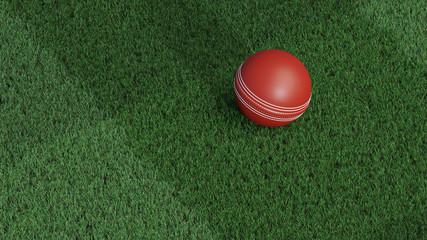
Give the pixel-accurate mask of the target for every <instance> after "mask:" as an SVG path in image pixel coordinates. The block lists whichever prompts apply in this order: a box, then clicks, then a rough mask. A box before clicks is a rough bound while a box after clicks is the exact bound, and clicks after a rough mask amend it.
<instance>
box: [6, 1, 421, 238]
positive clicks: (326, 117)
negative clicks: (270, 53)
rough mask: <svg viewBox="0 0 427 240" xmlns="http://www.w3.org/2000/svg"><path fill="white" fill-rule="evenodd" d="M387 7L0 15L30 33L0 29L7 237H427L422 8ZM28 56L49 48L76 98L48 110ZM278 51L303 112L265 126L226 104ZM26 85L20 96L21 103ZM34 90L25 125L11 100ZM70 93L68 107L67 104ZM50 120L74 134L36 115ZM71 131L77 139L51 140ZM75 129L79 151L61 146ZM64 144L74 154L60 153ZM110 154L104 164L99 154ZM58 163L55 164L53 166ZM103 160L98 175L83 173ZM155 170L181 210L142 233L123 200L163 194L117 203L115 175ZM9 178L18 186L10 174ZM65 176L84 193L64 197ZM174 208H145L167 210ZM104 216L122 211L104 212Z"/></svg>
mask: <svg viewBox="0 0 427 240" xmlns="http://www.w3.org/2000/svg"><path fill="white" fill-rule="evenodd" d="M393 2H394V4H391V5H390V4H387V2H386V1H380V2H378V1H372V2H370V3H365V4H361V3H359V2H358V1H356V2H355V3H338V2H334V1H292V2H285V3H284V2H274V1H263V2H262V3H252V2H241V3H236V2H232V1H216V2H215V3H213V4H212V3H208V2H205V1H202V2H200V3H197V4H196V3H189V2H176V1H173V2H172V1H171V2H169V1H160V2H155V3H144V2H142V1H122V2H121V3H120V4H113V3H110V2H100V1H91V2H89V3H84V4H83V3H79V2H77V1H69V2H67V3H57V2H53V1H52V2H49V1H40V2H38V1H37V2H36V1H21V2H9V3H6V4H4V5H3V6H4V9H3V11H2V21H6V20H3V19H9V17H5V16H7V15H9V16H14V18H16V19H21V20H20V21H21V22H22V23H21V24H20V26H21V28H24V29H25V31H28V32H29V33H28V34H27V35H24V36H22V41H23V42H25V44H28V43H26V41H30V42H31V47H26V48H23V47H19V48H18V47H16V45H15V43H12V40H11V38H10V37H9V36H8V34H7V33H8V32H9V31H11V30H9V29H13V28H16V26H14V25H13V24H12V26H11V23H8V22H7V23H6V25H5V24H2V25H1V26H2V28H3V29H2V31H3V32H4V33H3V34H2V39H1V41H2V43H3V42H4V44H6V43H8V44H9V45H10V46H15V48H16V49H15V51H16V52H20V54H17V53H14V52H8V50H7V49H9V47H3V46H6V45H3V44H2V48H1V49H2V50H1V52H0V54H1V55H0V56H1V57H2V64H3V62H8V61H9V67H4V68H3V69H2V72H1V73H0V74H2V75H1V86H0V87H1V90H0V91H1V95H0V97H1V103H2V104H1V105H0V112H1V114H2V115H1V116H2V119H1V120H2V123H1V124H2V125H1V134H2V135H1V136H0V140H1V141H3V142H1V144H2V145H1V154H2V155H0V156H2V158H4V159H7V160H5V162H6V163H9V162H10V164H3V165H2V166H1V173H2V174H3V176H8V177H2V182H1V186H2V189H1V190H2V191H3V192H7V194H2V197H3V198H2V200H1V202H0V204H2V208H1V213H0V214H1V215H0V216H2V217H4V218H5V219H6V220H7V221H3V222H7V224H3V226H2V227H3V228H2V229H3V231H4V233H5V235H6V236H18V234H21V235H20V236H36V235H42V234H44V236H49V235H52V234H53V236H61V234H63V235H62V236H65V235H68V236H71V237H73V236H88V237H90V236H92V235H95V236H101V235H98V234H101V233H106V234H107V235H108V234H119V235H116V236H119V237H120V236H126V235H127V234H129V235H132V234H133V233H134V231H135V229H138V230H137V231H138V233H139V234H144V233H146V234H147V236H151V237H153V238H156V237H158V238H162V236H165V235H167V234H169V232H168V231H167V229H170V228H169V225H167V224H166V226H165V228H163V229H161V228H159V227H158V225H157V224H156V223H159V224H160V223H163V222H167V221H168V220H170V221H169V222H170V223H171V222H172V224H175V225H174V226H177V229H180V228H182V229H185V234H187V235H170V237H171V238H174V237H177V236H178V238H179V237H180V236H181V237H188V236H190V237H196V236H199V237H200V238H203V237H205V238H211V237H214V236H215V235H216V236H218V237H219V238H241V239H248V238H270V239H284V238H287V239H294V238H299V239H306V238H313V237H316V238H320V239H331V238H338V239H342V238H351V237H354V238H369V239H377V238H386V239H390V238H391V239H395V238H411V239H417V238H423V237H425V232H426V227H425V226H426V225H427V221H426V219H427V216H426V214H425V212H426V198H427V194H426V193H427V192H426V189H427V186H426V185H427V183H426V178H425V176H426V174H427V166H426V163H425V157H424V155H423V153H424V152H425V151H426V148H425V142H426V133H425V127H426V122H425V116H426V111H425V84H426V77H427V73H426V62H425V61H426V53H425V49H426V42H425V39H426V32H425V31H426V30H425V29H427V28H426V25H427V24H426V20H425V19H426V11H425V9H426V4H425V2H422V1H410V2H405V3H403V4H402V3H398V2H397V1H393ZM393 6H399V7H393ZM3 26H5V27H3ZM22 44H24V43H22ZM18 46H19V45H18ZM34 48H35V49H43V50H46V51H47V52H49V53H51V55H49V56H50V58H49V59H50V61H53V62H54V64H55V65H60V66H61V68H60V69H61V75H59V74H58V75H56V77H55V78H52V79H51V80H50V81H53V80H54V79H57V80H56V81H58V82H57V85H55V86H57V87H58V88H61V86H64V84H68V85H65V86H69V88H70V89H71V90H72V91H71V90H70V91H65V90H63V91H64V94H59V95H58V98H59V97H62V98H59V100H57V101H55V100H56V98H51V99H49V98H48V99H49V101H48V100H47V99H45V98H42V97H43V96H44V95H40V94H42V93H40V91H37V90H36V89H37V87H35V86H38V85H37V84H42V83H37V81H42V82H43V81H48V80H47V78H46V77H43V76H42V75H38V71H41V70H40V67H39V65H40V64H39V63H37V62H35V63H33V64H24V63H26V62H28V59H38V58H37V53H38V51H41V50H38V51H35V50H34ZM270 48H275V49H282V50H285V51H288V52H291V53H292V54H294V55H295V56H297V57H298V58H299V59H300V60H301V61H302V62H303V63H304V64H305V65H306V67H307V69H308V71H309V73H310V75H311V78H312V83H313V97H312V103H311V105H310V107H309V109H308V110H307V112H306V113H305V114H304V115H303V116H302V117H301V119H298V120H297V121H296V122H294V123H292V124H291V125H289V126H285V127H282V128H273V129H271V128H263V127H260V126H257V125H255V124H253V123H251V122H250V121H248V120H247V119H246V118H245V117H244V116H243V115H242V114H241V113H240V112H239V110H238V109H237V106H236V104H235V102H234V99H233V92H232V82H233V77H234V73H235V71H236V69H237V67H238V66H239V65H240V64H241V63H242V62H243V61H244V60H245V59H246V58H247V57H249V56H250V55H251V54H253V53H255V52H257V51H261V50H264V49H270ZM12 49H13V48H12ZM11 56H13V57H11ZM11 59H15V60H14V61H19V62H21V63H22V65H25V66H26V67H25V66H20V65H17V64H15V62H13V61H12V60H11ZM34 61H36V60H34ZM12 67H13V68H16V69H15V70H11V68H12ZM37 69H39V70H37ZM14 72H26V73H31V74H30V75H29V74H26V75H23V76H20V75H13V74H17V73H14ZM25 76H30V77H25ZM38 76H39V77H38ZM11 77H12V78H11ZM14 77H15V78H17V79H15V78H14ZM37 77H38V78H37ZM28 78H31V79H32V81H33V82H34V83H33V85H31V84H30V85H29V83H28V81H29V80H28ZM18 79H19V80H18ZM64 79H74V81H72V82H71V83H70V82H68V81H65V80H64ZM16 82H18V83H20V82H22V83H23V84H22V85H21V84H18V85H17V86H16V85H13V84H14V83H15V84H16ZM24 83H25V84H24ZM45 84H46V82H45ZM11 86H15V87H12V90H11ZM18 86H20V89H22V91H18V92H16V91H15V89H18ZM27 86H28V87H27ZM26 88H29V89H32V90H31V91H28V92H25V91H24V90H25V89H26ZM54 89H55V88H54ZM11 91H15V92H13V94H12V93H11ZM57 92H58V90H55V91H54V93H55V94H58V93H57ZM59 92H60V91H59ZM32 93H34V94H35V95H36V96H39V98H38V99H42V100H43V99H44V100H43V101H42V100H39V102H40V104H37V105H31V104H33V102H32V101H29V103H26V104H28V105H27V106H28V108H29V110H25V109H24V110H25V111H30V112H32V113H33V114H30V115H28V116H26V115H25V113H24V112H22V111H24V110H23V109H22V108H21V109H15V110H13V108H12V107H13V106H16V104H14V102H13V101H12V100H13V99H15V100H14V101H18V100H20V101H23V100H24V99H28V100H30V97H29V96H30V95H31V94H32ZM65 93H68V94H75V95H68V96H67V94H65ZM37 94H38V95H37ZM24 96H27V97H26V98H24ZM79 96H88V97H87V98H86V100H85V101H82V100H80V99H81V97H79ZM60 99H63V100H60ZM65 99H74V100H73V101H72V102H71V103H70V104H69V105H65V104H66V102H67V101H66V100H65ZM24 103H25V102H24V101H23V102H22V103H21V104H24ZM73 103H74V104H73ZM18 106H20V105H18ZM51 106H56V109H57V110H55V108H54V109H53V110H55V111H51V109H52V107H51ZM92 109H93V110H92ZM95 109H96V111H95ZM12 110H13V111H12ZM40 111H45V113H44V114H41V113H40ZM61 111H63V112H64V111H65V112H67V113H68V115H67V113H64V114H61ZM55 112H56V114H57V115H54V116H65V117H63V118H62V119H63V121H65V120H66V121H67V122H68V123H67V124H68V125H67V124H65V123H64V124H62V125H61V122H59V123H58V122H57V121H56V122H54V121H53V120H50V119H52V118H51V117H49V116H52V115H46V114H55ZM74 112H77V113H78V112H82V113H86V114H87V117H86V118H85V117H83V118H82V117H79V114H72V113H74ZM94 112H95V113H94ZM14 114H15V115H14ZM20 114H21V115H20ZM22 114H23V115H22ZM92 114H95V116H99V118H100V119H99V120H97V118H96V117H93V115H92ZM3 116H4V117H3ZM53 119H54V118H53ZM85 119H86V120H85ZM89 119H90V120H89ZM87 122H89V123H90V124H89V123H87ZM97 122H101V126H102V127H101V126H99V125H98V123H97ZM79 124H80V125H81V126H83V127H78V126H79ZM60 126H68V127H66V128H61V127H60ZM74 126H76V127H74ZM97 126H98V127H97ZM69 128H72V129H74V130H73V132H72V134H71V133H70V134H68V135H67V134H65V135H60V134H61V131H65V129H69ZM85 129H87V130H85ZM97 129H98V130H97ZM67 131H70V130H67ZM104 132H106V133H104ZM115 132H116V133H117V134H118V136H116V135H114V134H113V135H112V133H115ZM102 134H105V136H104V135H102ZM73 135H77V136H78V140H79V143H80V144H75V145H72V144H71V143H73V141H74V140H73V139H74V138H75V137H74V138H73ZM93 135H95V136H96V135H101V136H100V137H98V138H92V136H93ZM10 139H12V140H10ZM59 140H61V141H63V142H62V143H63V144H60V143H58V141H59ZM105 141H107V144H106V143H105ZM40 142H41V143H40ZM53 143H56V144H53ZM67 143H68V144H67ZM70 148H71V149H74V151H75V154H74V155H71V156H70V155H67V156H68V157H67V156H61V154H60V153H62V152H65V151H67V149H70ZM34 149H36V150H34ZM48 149H51V150H48ZM114 149H116V150H117V151H114ZM104 151H105V152H107V153H110V154H99V152H104ZM50 152H54V153H56V154H57V155H55V156H57V159H58V161H52V162H47V161H48V159H50V157H49V156H50V155H49V154H51V153H50ZM127 152H129V154H125V153H127ZM17 153H20V154H17ZM25 156H26V157H25ZM38 159H41V160H40V161H38ZM43 159H44V160H43ZM8 161H9V162H8ZM17 162H19V163H20V164H21V165H16V163H17ZM13 163H15V165H13ZM65 163H67V164H65ZM109 164H111V165H112V166H117V168H114V169H110V168H108V167H106V166H107V165H109ZM46 165H47V166H48V169H50V171H49V172H47V173H45V172H43V171H44V170H43V168H42V167H44V166H46ZM76 165H77V166H78V168H77V169H76V168H75V167H74V166H76ZM97 166H100V167H101V170H99V171H98V172H96V171H95V173H93V171H94V169H96V167H97ZM146 166H149V167H146ZM150 166H152V167H150ZM17 169H18V170H17ZM17 171H18V172H17ZM151 172H154V173H155V174H154V175H155V176H156V177H155V178H150V177H149V178H148V179H152V180H150V182H153V181H160V182H162V183H163V182H165V184H166V185H167V186H168V187H167V189H169V190H168V191H170V192H172V193H171V195H170V196H169V197H167V199H171V200H170V201H173V202H174V204H175V205H172V207H173V208H174V209H175V208H176V209H178V210H177V212H176V213H174V214H170V218H167V217H165V215H164V212H162V211H160V210H158V211H157V212H154V214H151V215H150V216H156V215H158V218H157V219H150V220H149V221H143V220H141V219H143V216H144V212H141V211H138V210H140V208H139V207H138V206H139V205H138V204H136V205H132V204H127V203H128V202H127V201H128V200H127V199H128V198H127V197H126V196H129V195H132V194H136V195H132V196H135V198H136V199H139V204H149V203H146V202H147V201H149V200H147V199H153V198H154V199H157V198H156V196H157V197H158V198H159V199H164V198H163V197H162V194H161V193H160V192H159V191H153V192H150V194H148V193H146V191H147V189H146V187H145V185H143V184H142V183H141V182H138V181H136V180H135V181H128V182H127V183H126V187H128V188H127V189H128V190H127V192H126V193H127V194H123V195H120V194H117V195H114V192H116V193H119V192H120V191H121V188H120V186H119V185H120V184H119V183H121V182H120V181H121V179H122V178H125V179H127V178H130V177H132V178H134V179H147V175H148V176H150V174H151ZM17 173H19V174H20V175H19V176H21V175H22V176H25V177H26V179H27V180H26V181H27V182H25V181H23V182H24V183H27V184H18V183H17V180H14V178H11V177H9V176H13V175H14V174H17ZM76 173H77V174H76ZM46 174H47V176H49V178H43V176H45V175H46ZM73 174H75V175H76V176H78V179H80V180H81V181H75V182H74V183H73V184H74V185H73V188H72V189H74V190H75V191H71V192H68V188H67V186H68V185H67V184H68V183H67V181H69V178H71V180H72V179H73V176H74V175H73ZM103 174H105V175H110V176H111V178H110V179H111V180H110V185H108V188H106V189H102V190H99V191H100V192H101V193H104V194H98V195H96V194H95V192H90V191H76V190H78V189H86V188H87V187H88V186H90V185H89V184H88V183H91V182H93V181H95V182H96V180H100V179H102V178H101V176H104V175H103ZM30 179H32V180H30ZM40 179H42V180H40ZM74 179H75V177H74ZM31 181H33V183H32V184H33V185H34V184H35V183H34V182H37V181H39V182H37V183H39V184H40V186H39V185H37V186H39V188H43V189H45V191H47V189H51V188H52V187H53V186H52V184H53V183H55V187H56V188H57V189H56V190H55V192H59V193H61V192H66V193H68V194H65V195H64V198H62V200H63V201H65V203H64V202H63V201H60V200H56V199H55V196H59V195H58V194H59V193H58V194H57V195H55V194H54V195H53V197H52V199H50V198H49V195H43V196H44V198H41V199H43V200H44V199H45V200H46V202H43V201H41V200H40V198H37V195H35V194H33V193H36V192H37V191H36V190H37V188H35V187H34V186H33V185H31ZM55 181H56V182H55ZM154 183H155V182H153V184H154ZM13 184H16V185H13ZM3 186H7V187H6V188H4V187H3ZM18 190H19V191H20V192H22V194H23V195H19V194H18V193H17V191H18ZM107 192H108V193H107ZM109 194H113V196H116V197H115V198H110V197H109V196H110V195H109ZM138 194H142V195H143V196H145V198H144V197H141V198H138V196H137V195H138ZM4 196H12V197H13V196H18V197H16V198H10V199H6V198H4ZM22 196H25V197H22ZM95 196H96V197H95ZM148 196H149V197H148ZM19 197H21V198H19ZM73 197H75V198H77V199H80V202H77V207H76V208H77V209H80V211H82V212H84V213H88V212H89V213H90V214H81V213H75V212H73V211H75V209H76V208H74V210H73V208H69V207H63V206H68V205H70V204H71V203H68V201H71V202H72V199H73ZM48 200H50V201H48ZM27 202H30V203H31V204H28V203H27ZM85 202H90V203H91V204H93V205H85V204H83V203H85ZM167 203H169V202H167V201H166V200H165V201H164V202H163V203H159V204H157V203H155V202H154V203H153V202H151V203H150V204H149V206H151V207H152V208H156V209H164V208H165V207H166V208H167V207H168V206H169V207H170V206H171V205H168V204H167ZM67 204H68V205H67ZM114 204H116V205H118V206H121V207H120V208H116V210H117V211H116V212H111V211H109V209H110V208H109V207H110V206H111V205H114ZM163 204H164V205H165V207H164V206H163ZM11 206H12V207H14V208H15V209H16V210H14V211H11V210H10V209H12V208H11ZM73 206H74V205H73ZM94 206H95V207H94ZM46 209H47V210H49V209H51V210H50V211H47V210H46ZM179 209H180V210H179ZM52 210H53V211H52ZM180 211H181V212H180ZM182 211H183V212H186V211H187V212H188V213H189V214H191V218H190V219H193V220H188V219H189V217H188V216H187V215H185V214H184V215H182ZM166 212H167V211H166ZM127 213H128V215H126V214H127ZM145 214H146V213H145ZM40 216H41V217H40ZM58 216H65V218H64V217H62V218H61V217H58ZM67 216H68V217H67ZM76 216H79V217H76ZM117 216H127V218H124V217H117ZM168 216H169V215H168ZM180 216H182V217H180ZM37 217H39V218H37ZM34 219H39V220H43V221H46V222H49V224H51V225H47V226H46V225H43V224H41V225H40V224H37V222H35V221H34ZM151 221H152V222H151ZM173 221H175V222H173ZM181 221H184V223H185V224H184V226H182V225H180V224H181ZM82 222H84V223H86V222H90V223H91V224H89V225H86V226H85V225H84V224H83V223H82ZM107 222H108V223H110V224H105V223H107ZM147 222H148V223H147ZM153 223H154V224H153ZM28 224H30V226H31V224H32V226H39V227H38V228H36V227H33V228H28V227H27V228H26V226H27V225H28ZM144 224H145V225H144ZM206 225H208V226H209V227H208V228H206ZM49 226H53V227H49ZM64 226H65V227H64ZM87 226H89V227H87ZM61 227H62V228H61ZM118 229H120V231H119V230H118ZM165 229H166V230H165ZM0 231H1V230H0ZM211 232H212V233H213V235H211V234H210V233H211ZM13 234H15V235H13ZM155 234H159V235H155ZM160 234H163V235H160ZM171 234H172V233H171ZM112 236H114V235H112Z"/></svg>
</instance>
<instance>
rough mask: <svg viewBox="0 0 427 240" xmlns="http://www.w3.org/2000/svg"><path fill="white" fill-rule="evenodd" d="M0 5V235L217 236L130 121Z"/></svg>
mask: <svg viewBox="0 0 427 240" xmlns="http://www.w3.org/2000/svg"><path fill="white" fill-rule="evenodd" d="M0 6H1V7H4V6H5V5H4V4H3V3H0ZM0 9H1V8H0ZM1 13H2V14H0V22H1V23H2V24H1V25H0V26H1V27H0V53H1V54H0V57H1V60H2V61H1V62H2V64H1V65H0V77H1V81H0V86H1V88H0V96H1V107H0V119H1V121H0V146H1V148H0V159H2V163H1V167H0V169H1V171H0V238H1V239H48V238H53V239H75V238H97V239H98V238H113V239H141V238H150V239H167V238H174V239H191V238H198V239H199V238H200V239H211V238H212V234H211V233H210V230H209V228H208V227H207V224H206V221H205V220H201V219H200V217H199V216H196V215H195V214H194V213H193V212H191V211H190V209H189V208H188V207H186V206H183V205H182V204H181V203H180V202H179V201H177V200H176V199H175V197H174V195H175V194H176V191H177V190H176V189H174V187H173V186H171V184H168V183H167V182H164V181H160V180H159V179H158V175H159V173H158V171H157V170H156V169H155V168H154V167H153V166H152V163H151V162H150V161H148V159H147V158H144V157H136V156H135V154H134V153H133V150H132V149H131V148H129V147H128V146H127V145H126V144H125V142H126V141H127V138H128V137H127V136H126V134H125V132H124V129H123V128H121V127H120V126H118V125H116V124H114V123H113V122H112V120H111V119H108V118H106V113H105V111H103V110H102V109H98V108H97V107H96V106H95V105H94V104H93V101H94V99H93V97H92V96H91V95H90V94H89V93H86V92H84V91H81V89H78V88H77V87H76V86H75V85H76V80H77V79H76V78H74V77H70V76H67V74H66V72H65V68H64V66H63V64H61V63H60V62H58V60H57V59H55V57H53V55H52V54H51V52H50V51H49V50H46V49H45V48H42V47H40V46H38V45H37V44H36V43H35V42H34V41H33V40H31V38H32V37H34V35H33V34H31V33H29V32H28V31H27V30H25V29H26V27H25V23H24V22H22V21H21V20H19V19H17V18H16V17H12V16H10V15H9V14H7V13H5V12H3V11H2V12H1Z"/></svg>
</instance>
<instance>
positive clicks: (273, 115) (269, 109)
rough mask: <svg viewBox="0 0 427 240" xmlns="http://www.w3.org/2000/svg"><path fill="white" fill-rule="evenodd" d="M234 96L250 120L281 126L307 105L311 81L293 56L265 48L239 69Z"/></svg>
mask: <svg viewBox="0 0 427 240" xmlns="http://www.w3.org/2000/svg"><path fill="white" fill-rule="evenodd" d="M234 97H235V98H236V101H237V104H238V106H239V108H240V110H241V111H242V112H243V114H244V115H245V116H246V117H248V118H249V119H250V120H252V121H253V122H255V123H257V124H259V125H262V126H266V127H279V126H283V125H286V124H289V123H291V122H293V121H295V120H296V119H297V118H299V117H300V116H301V115H302V114H303V113H304V111H305V110H306V109H307V108H308V105H309V104H310V99H311V80H310V76H309V74H308V71H307V69H306V68H305V67H304V65H303V64H302V62H301V61H300V60H298V58H296V57H295V56H294V55H292V54H290V53H287V52H285V51H281V50H264V51H261V52H258V53H255V54H254V55H252V56H251V57H249V58H248V59H247V60H246V61H245V62H243V64H242V65H240V67H239V68H238V69H237V72H236V76H235V80H234Z"/></svg>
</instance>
